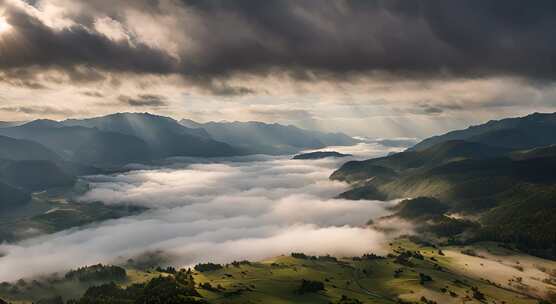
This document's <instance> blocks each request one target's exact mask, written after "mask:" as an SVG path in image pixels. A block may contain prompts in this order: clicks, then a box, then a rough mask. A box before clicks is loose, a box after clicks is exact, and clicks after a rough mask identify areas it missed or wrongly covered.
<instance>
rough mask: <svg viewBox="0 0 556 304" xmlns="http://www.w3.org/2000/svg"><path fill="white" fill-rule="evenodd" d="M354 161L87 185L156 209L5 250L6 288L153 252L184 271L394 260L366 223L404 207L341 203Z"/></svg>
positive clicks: (238, 165) (177, 165) (186, 163)
mask: <svg viewBox="0 0 556 304" xmlns="http://www.w3.org/2000/svg"><path fill="white" fill-rule="evenodd" d="M340 150H342V151H341V152H347V153H351V154H354V157H355V158H368V157H373V156H379V155H385V154H387V153H388V152H391V151H395V150H399V148H391V147H390V148H389V147H386V146H382V145H380V144H377V143H362V144H359V145H357V146H353V147H344V148H343V149H340ZM349 159H353V157H352V158H349ZM349 159H346V158H342V159H331V158H328V159H320V160H291V159H290V157H289V156H281V157H272V156H262V155H255V156H246V157H236V158H228V159H226V158H221V159H192V158H176V159H169V160H166V161H165V164H164V165H162V166H153V167H144V166H137V167H136V168H137V169H136V170H133V171H129V172H127V173H121V174H114V175H96V176H87V177H84V179H85V180H86V181H87V182H89V183H90V190H89V191H87V192H86V193H84V194H83V195H82V196H80V197H79V198H78V200H79V201H81V202H85V203H92V202H96V201H101V202H103V203H105V204H116V205H134V206H142V207H146V208H148V210H147V211H146V212H144V213H142V214H140V215H137V216H131V217H126V218H121V219H117V220H109V221H105V222H102V223H99V224H95V225H89V226H86V227H82V228H75V229H70V230H66V231H62V232H59V233H55V234H52V235H46V236H43V237H38V238H34V239H29V240H26V241H22V242H20V243H17V244H4V245H0V252H2V253H3V254H4V256H3V257H2V258H0V269H2V270H3V271H2V272H1V273H0V281H9V280H16V279H19V278H22V277H31V276H36V275H43V274H48V273H53V272H61V271H65V270H68V269H70V268H75V267H78V266H82V265H90V264H95V263H99V262H103V263H117V262H121V261H125V260H126V259H128V258H136V257H138V256H141V255H142V254H144V253H148V252H163V254H164V256H165V257H166V261H165V263H167V264H171V265H175V266H190V265H193V264H196V263H199V262H208V261H210V262H217V263H224V262H231V261H234V260H243V259H247V260H261V259H265V258H270V257H273V256H277V255H281V254H289V253H290V252H305V253H308V254H315V255H324V254H331V255H337V256H355V255H361V254H364V253H368V252H374V253H385V252H386V246H385V245H386V244H387V242H388V237H387V236H386V235H385V234H384V232H379V231H375V230H373V229H370V228H367V227H366V226H365V223H366V222H367V221H368V220H369V219H373V218H377V217H380V216H384V215H386V214H388V210H387V208H388V207H389V206H391V205H393V204H394V203H395V202H379V201H366V200H358V201H351V200H344V199H337V198H335V197H336V196H337V195H338V194H339V193H341V192H343V191H345V190H347V189H348V185H347V184H345V183H342V182H337V181H330V180H329V179H328V177H329V176H330V174H331V173H332V172H333V171H334V170H335V169H337V168H338V167H339V166H340V165H341V164H342V163H343V162H346V161H347V160H349ZM394 226H395V225H394Z"/></svg>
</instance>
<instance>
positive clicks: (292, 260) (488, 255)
mask: <svg viewBox="0 0 556 304" xmlns="http://www.w3.org/2000/svg"><path fill="white" fill-rule="evenodd" d="M386 249H387V252H388V254H387V255H385V256H379V255H375V254H372V253H371V254H365V255H362V256H356V257H343V258H339V257H338V258H337V257H333V256H328V255H325V256H311V255H306V254H303V253H292V254H291V255H288V256H279V257H275V258H271V259H266V260H263V261H259V262H250V261H236V262H233V263H229V264H223V265H220V264H212V263H206V264H198V265H196V266H195V267H194V268H192V269H177V268H174V267H170V266H168V267H167V266H163V267H160V266H156V265H154V266H149V267H146V268H144V267H138V266H137V265H135V264H134V262H133V261H131V260H130V261H129V262H128V263H126V264H123V265H120V266H110V265H101V264H98V265H91V266H84V267H80V268H79V269H75V270H71V271H69V272H67V273H66V274H58V275H48V276H43V277H42V278H36V279H34V280H20V281H17V282H10V283H7V282H6V283H3V284H1V285H0V298H3V299H5V300H8V301H17V303H30V302H31V301H35V303H36V302H37V301H41V300H46V299H57V301H58V302H56V303H63V302H64V301H67V303H72V304H73V303H215V304H217V303H270V304H288V303H315V304H317V303H322V304H329V303H333V304H359V303H384V304H387V303H392V304H394V303H398V304H399V303H445V304H456V303H462V302H464V303H469V304H472V303H513V304H539V303H543V302H541V299H542V298H545V299H548V300H550V299H554V297H555V294H552V293H545V292H544V290H550V288H551V286H552V285H551V284H552V283H551V282H552V281H551V280H553V279H555V277H553V274H552V273H551V270H552V269H556V264H555V263H554V262H552V261H547V260H542V259H538V258H532V257H528V256H526V255H523V254H521V253H519V252H516V251H513V250H510V249H505V248H503V247H500V245H499V244H492V243H481V244H477V245H476V246H474V247H469V246H466V247H457V246H449V247H439V246H436V245H419V244H417V243H414V242H411V241H408V240H407V239H400V240H396V241H393V242H392V243H391V244H390V246H388V248H386ZM515 259H520V260H521V261H523V263H522V264H520V265H516V264H512V263H515ZM463 264H465V265H467V266H466V267H462V266H461V265H463ZM209 265H210V267H209ZM486 265H488V267H489V271H488V272H485V271H483V267H486ZM512 266H519V267H517V268H516V267H512ZM523 272H533V273H535V276H538V280H532V279H530V278H528V277H525V276H524V275H521V273H523ZM508 276H509V277H510V278H511V277H512V276H515V277H518V276H523V278H522V279H521V280H515V279H512V280H511V281H510V282H509V283H508V281H505V279H507V278H508Z"/></svg>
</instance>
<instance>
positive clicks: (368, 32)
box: [0, 0, 556, 80]
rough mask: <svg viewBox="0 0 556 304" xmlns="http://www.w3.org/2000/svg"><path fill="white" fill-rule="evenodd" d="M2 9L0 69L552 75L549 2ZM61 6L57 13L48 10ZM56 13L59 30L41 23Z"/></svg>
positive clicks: (189, 0) (143, 1) (144, 3)
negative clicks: (6, 40) (4, 39)
mask: <svg viewBox="0 0 556 304" xmlns="http://www.w3.org/2000/svg"><path fill="white" fill-rule="evenodd" d="M4 1H6V0H4ZM6 3H7V4H8V5H7V7H8V8H7V11H6V13H5V14H6V15H7V20H8V23H9V24H10V25H11V26H12V27H13V31H14V32H15V33H16V36H17V37H16V40H17V41H15V42H14V43H10V44H7V45H6V46H5V47H4V48H3V54H2V59H0V67H2V68H13V67H30V66H35V65H40V66H44V67H59V68H64V69H68V70H70V71H71V69H72V68H73V67H74V66H76V65H79V64H86V65H89V66H92V67H95V68H99V69H103V70H115V71H123V72H141V73H155V74H172V73H178V74H184V75H188V76H191V77H194V78H197V79H199V80H203V78H205V77H211V76H227V75H230V74H233V73H236V72H251V73H268V72H270V71H272V69H274V68H283V69H286V70H288V71H289V72H291V75H292V76H294V77H300V78H307V77H311V76H310V74H307V72H309V71H315V72H319V71H321V72H324V73H330V75H331V76H334V77H345V74H346V73H350V72H363V71H387V72H390V73H393V74H395V75H396V74H398V75H406V74H409V75H427V76H428V77H430V76H432V77H435V76H441V75H446V74H454V75H459V76H462V75H463V76H481V75H519V76H525V77H532V78H548V79H553V78H554V77H555V74H554V69H553V68H552V67H553V65H554V60H555V58H554V56H553V53H554V52H553V50H554V48H556V40H554V38H553V37H554V28H555V26H556V18H554V17H555V15H556V8H555V7H554V5H553V3H552V2H551V1H535V3H534V4H531V5H523V2H522V1H518V0H510V1H503V2H500V1H493V0H488V1H478V0H477V1H475V0H473V1H464V2H462V1H451V0H449V1H420V0H419V1H404V0H394V1H382V0H372V1H357V0H349V1H324V2H320V1H319V2H315V1H279V0H271V1H264V2H255V3H254V2H253V1H244V0H238V1H221V0H209V1H197V0H182V1H168V0H157V1H151V0H140V1H118V3H109V2H106V1H98V0H93V1H83V2H76V1H71V2H70V1H66V0H50V1H29V2H28V4H29V5H30V6H31V7H30V8H25V5H23V4H20V5H16V4H11V3H16V2H14V1H8V2H6ZM62 5H64V6H65V7H66V9H65V11H62V12H59V11H56V10H54V7H56V6H60V7H61V6H62ZM22 7H23V8H22ZM34 9H39V10H43V11H44V12H46V13H45V14H44V16H43V17H42V18H40V17H37V16H34V15H33V14H32V12H33V10H34ZM57 14H58V16H56V15H57ZM60 15H62V16H63V17H64V18H60V19H62V21H59V22H62V23H63V24H64V26H63V27H60V26H56V25H49V24H48V23H49V22H53V20H52V19H49V18H53V17H60ZM140 21H144V22H143V23H139V22H140ZM170 26H172V29H173V31H172V32H171V33H166V34H165V33H164V32H163V31H164V30H167V29H168V28H169V27H170ZM169 35H171V36H172V37H173V38H174V39H172V40H166V38H169ZM22 47H24V48H25V50H26V51H25V52H20V51H19V50H20V49H21V48H22Z"/></svg>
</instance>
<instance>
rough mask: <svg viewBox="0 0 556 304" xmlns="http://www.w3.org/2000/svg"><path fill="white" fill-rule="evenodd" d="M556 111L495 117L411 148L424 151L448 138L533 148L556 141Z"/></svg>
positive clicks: (511, 147) (506, 146)
mask: <svg viewBox="0 0 556 304" xmlns="http://www.w3.org/2000/svg"><path fill="white" fill-rule="evenodd" d="M554 130H556V113H533V114H530V115H527V116H524V117H516V118H506V119H501V120H491V121H489V122H487V123H484V124H481V125H477V126H471V127H469V128H467V129H463V130H456V131H451V132H448V133H446V134H443V135H438V136H433V137H430V138H427V139H425V140H423V141H421V142H420V143H418V144H416V145H415V146H413V147H411V148H410V149H408V150H416V151H419V150H423V149H426V148H429V147H431V146H433V145H435V144H438V143H441V142H445V141H448V140H465V141H468V142H477V143H484V144H488V145H490V146H496V147H503V148H510V149H531V148H535V147H540V146H547V145H551V144H556V132H555V131H554Z"/></svg>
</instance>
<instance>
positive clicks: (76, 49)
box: [0, 8, 175, 80]
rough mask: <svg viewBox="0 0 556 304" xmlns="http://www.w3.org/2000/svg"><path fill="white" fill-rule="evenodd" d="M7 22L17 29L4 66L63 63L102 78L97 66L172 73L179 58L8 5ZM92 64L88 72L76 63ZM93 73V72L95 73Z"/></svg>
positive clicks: (6, 46)
mask: <svg viewBox="0 0 556 304" xmlns="http://www.w3.org/2000/svg"><path fill="white" fill-rule="evenodd" d="M6 19H7V22H8V23H9V24H10V25H11V27H12V28H13V29H12V31H13V33H9V34H10V35H9V36H8V37H7V38H6V40H7V41H3V44H2V56H1V57H0V68H2V69H10V68H20V67H34V66H45V67H61V68H64V69H65V71H68V72H70V73H71V76H72V78H74V77H75V78H77V79H78V80H79V79H80V78H83V77H85V78H88V79H90V77H94V78H95V79H99V78H101V76H100V75H99V74H95V73H91V72H94V68H100V69H103V70H113V71H123V72H145V73H154V74H157V73H168V72H170V71H171V70H172V68H173V67H174V66H175V60H174V59H173V58H171V57H170V56H169V55H167V54H166V53H164V52H163V51H160V50H156V49H153V48H150V47H148V46H146V45H144V44H141V43H138V42H136V43H135V44H134V45H131V44H130V43H129V42H127V41H122V42H116V41H113V40H110V39H109V38H107V37H106V36H104V35H101V34H98V33H95V32H92V31H90V30H88V29H87V28H85V27H82V26H71V27H67V28H64V29H62V30H54V29H52V28H50V27H48V26H46V25H45V24H43V23H42V22H41V21H40V20H39V19H37V18H35V17H33V16H30V15H29V14H27V13H25V12H23V11H21V10H18V9H15V8H8V10H7V13H6ZM78 65H87V66H91V67H92V68H89V69H88V71H87V73H85V74H84V73H83V72H82V71H80V70H76V69H75V66H78ZM91 75H92V76H91Z"/></svg>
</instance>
